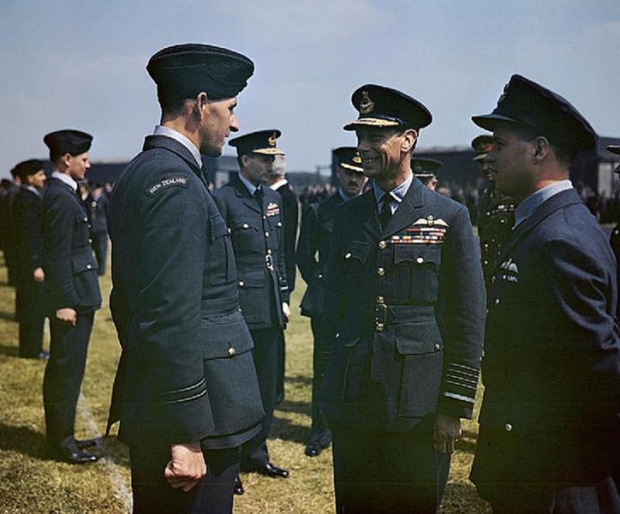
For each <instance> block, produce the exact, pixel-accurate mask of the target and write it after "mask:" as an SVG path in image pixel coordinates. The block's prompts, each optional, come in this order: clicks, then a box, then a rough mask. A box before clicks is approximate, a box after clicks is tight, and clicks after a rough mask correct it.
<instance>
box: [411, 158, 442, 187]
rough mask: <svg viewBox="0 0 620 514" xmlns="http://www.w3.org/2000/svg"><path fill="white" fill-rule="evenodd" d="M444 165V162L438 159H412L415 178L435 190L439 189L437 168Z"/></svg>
mask: <svg viewBox="0 0 620 514" xmlns="http://www.w3.org/2000/svg"><path fill="white" fill-rule="evenodd" d="M442 166H443V164H442V163H441V162H440V161H438V160H436V159H421V158H418V157H415V158H413V159H411V170H412V171H413V174H414V175H415V178H417V179H418V180H419V181H420V182H422V184H424V185H425V186H426V187H428V188H429V189H431V190H433V191H435V190H436V189H437V183H438V180H437V170H438V169H439V168H441V167H442Z"/></svg>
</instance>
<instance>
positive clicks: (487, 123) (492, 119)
mask: <svg viewBox="0 0 620 514" xmlns="http://www.w3.org/2000/svg"><path fill="white" fill-rule="evenodd" d="M471 120H472V121H473V122H474V123H475V124H476V125H478V126H479V127H481V128H483V129H485V130H488V131H490V132H493V130H494V129H495V126H496V125H497V124H498V123H499V122H504V123H506V122H507V123H519V122H518V121H517V120H513V119H512V118H508V117H507V116H502V115H501V114H484V115H482V116H472V118H471Z"/></svg>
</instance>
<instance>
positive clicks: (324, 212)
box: [296, 146, 366, 457]
mask: <svg viewBox="0 0 620 514" xmlns="http://www.w3.org/2000/svg"><path fill="white" fill-rule="evenodd" d="M334 157H335V158H336V159H337V160H338V172H337V175H338V182H339V187H338V190H337V191H336V193H335V194H333V195H332V196H330V197H329V198H327V199H326V200H324V201H322V202H320V203H311V204H310V205H308V207H306V209H305V210H304V212H303V217H302V220H301V230H300V232H299V242H298V244H297V255H296V256H297V265H298V266H299V271H300V273H301V276H302V278H303V279H304V281H305V282H306V284H307V286H308V287H307V289H306V292H305V293H304V296H303V298H302V300H301V315H302V316H308V317H309V318H310V328H311V329H312V337H313V340H314V346H313V353H312V372H313V375H312V425H311V427H310V435H309V437H308V442H307V443H306V448H305V454H306V455H308V457H316V456H318V455H319V454H320V453H321V451H322V450H323V449H324V448H327V447H328V446H329V445H330V444H331V440H332V433H331V430H329V429H328V428H327V427H326V426H325V421H324V419H323V413H322V412H321V407H320V402H319V400H320V397H319V393H320V391H321V375H322V373H323V370H322V369H321V366H320V365H321V352H320V348H321V333H322V325H323V299H324V296H325V294H324V293H325V273H326V271H327V262H328V260H329V245H330V240H331V235H332V231H333V229H334V218H335V216H336V207H338V205H340V204H341V203H342V202H344V201H346V200H349V199H351V198H355V197H356V196H358V195H359V194H361V192H362V189H363V187H364V184H365V183H366V177H365V176H364V169H363V168H362V158H361V157H360V155H359V153H358V152H357V149H356V148H354V147H349V146H342V147H340V148H336V149H335V150H334Z"/></svg>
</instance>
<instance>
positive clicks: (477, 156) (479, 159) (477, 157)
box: [474, 152, 489, 161]
mask: <svg viewBox="0 0 620 514" xmlns="http://www.w3.org/2000/svg"><path fill="white" fill-rule="evenodd" d="M487 155H489V154H488V152H487V153H481V154H478V155H476V157H474V161H483V160H484V158H485V157H486V156H487Z"/></svg>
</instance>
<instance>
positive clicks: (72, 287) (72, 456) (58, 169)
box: [41, 130, 101, 464]
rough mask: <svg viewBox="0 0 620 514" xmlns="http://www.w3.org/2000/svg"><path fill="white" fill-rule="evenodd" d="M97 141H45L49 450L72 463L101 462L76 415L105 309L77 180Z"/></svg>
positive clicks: (54, 136) (54, 137)
mask: <svg viewBox="0 0 620 514" xmlns="http://www.w3.org/2000/svg"><path fill="white" fill-rule="evenodd" d="M92 139H93V138H92V136H91V135H90V134H87V133H85V132H81V131H79V130H59V131H56V132H52V133H50V134H47V135H46V136H45V137H44V138H43V141H44V142H45V144H46V145H47V146H48V148H49V151H50V160H51V161H52V164H53V165H54V171H53V173H52V177H51V179H50V180H48V181H47V188H46V190H45V194H44V195H43V204H42V208H41V229H42V233H43V256H44V257H43V271H44V272H45V282H44V284H45V308H46V311H47V313H48V316H49V319H50V333H51V340H50V360H49V361H48V363H47V367H46V369H45V377H44V379H43V403H44V406H45V429H46V440H47V448H48V452H49V453H50V455H51V456H52V457H54V458H57V459H60V460H65V461H68V462H71V463H74V464H84V463H88V462H94V461H96V460H97V459H98V456H97V455H96V454H94V453H88V452H85V451H84V450H85V449H86V445H87V444H88V443H86V442H84V441H77V440H76V439H75V436H74V432H75V412H76V406H77V401H78V397H79V395H80V388H81V387H82V380H83V379H84V370H85V366H86V355H87V352H88V342H89V339H90V334H91V332H92V328H93V321H94V316H95V311H97V310H98V309H99V308H100V307H101V292H100V290H99V281H98V279H97V265H96V264H95V261H94V259H93V254H92V251H91V247H90V240H89V238H90V233H89V226H88V218H87V217H86V212H85V211H84V209H83V208H82V204H81V201H80V198H79V197H78V193H77V190H78V182H80V181H82V180H84V174H85V173H86V170H87V169H88V168H90V163H89V161H88V151H89V149H90V146H91V143H92Z"/></svg>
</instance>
